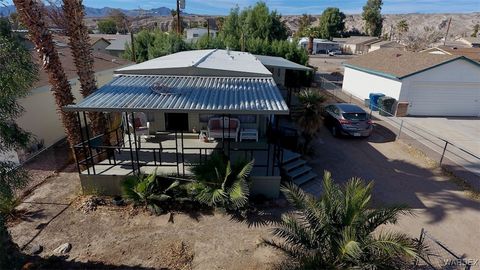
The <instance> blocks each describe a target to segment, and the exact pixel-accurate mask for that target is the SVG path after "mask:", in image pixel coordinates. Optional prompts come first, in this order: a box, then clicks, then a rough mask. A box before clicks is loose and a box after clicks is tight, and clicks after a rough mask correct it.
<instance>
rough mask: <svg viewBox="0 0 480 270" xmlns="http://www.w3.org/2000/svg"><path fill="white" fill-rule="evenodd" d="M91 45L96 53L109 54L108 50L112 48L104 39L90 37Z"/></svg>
mask: <svg viewBox="0 0 480 270" xmlns="http://www.w3.org/2000/svg"><path fill="white" fill-rule="evenodd" d="M90 44H91V45H92V50H93V51H94V52H99V53H108V51H107V50H106V48H107V47H108V46H110V44H111V43H110V41H108V40H106V39H104V38H103V37H90Z"/></svg>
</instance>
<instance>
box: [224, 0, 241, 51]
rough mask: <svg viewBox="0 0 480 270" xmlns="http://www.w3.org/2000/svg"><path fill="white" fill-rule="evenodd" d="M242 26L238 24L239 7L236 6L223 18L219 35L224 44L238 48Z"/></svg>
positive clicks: (234, 48)
mask: <svg viewBox="0 0 480 270" xmlns="http://www.w3.org/2000/svg"><path fill="white" fill-rule="evenodd" d="M241 32H242V28H241V24H240V8H239V7H238V6H237V7H235V8H232V9H231V10H230V14H229V15H228V16H227V17H226V18H225V22H224V24H223V28H222V30H221V31H220V33H219V36H220V37H222V39H223V40H224V42H225V45H226V46H227V47H229V48H230V49H232V50H239V49H240V38H241V37H242V34H241Z"/></svg>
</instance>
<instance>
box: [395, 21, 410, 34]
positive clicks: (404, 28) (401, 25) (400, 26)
mask: <svg viewBox="0 0 480 270" xmlns="http://www.w3.org/2000/svg"><path fill="white" fill-rule="evenodd" d="M408 28H409V27H408V22H407V20H400V21H399V22H398V23H397V30H398V32H400V33H406V32H408Z"/></svg>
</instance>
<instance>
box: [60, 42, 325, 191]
mask: <svg viewBox="0 0 480 270" xmlns="http://www.w3.org/2000/svg"><path fill="white" fill-rule="evenodd" d="M264 63H265V64H264ZM266 65H268V66H269V67H274V68H284V69H301V70H305V69H308V68H306V67H302V66H301V65H297V64H295V63H292V62H290V61H288V60H285V59H283V60H282V59H280V58H276V57H262V56H255V55H252V54H250V53H247V52H239V51H230V50H217V49H214V50H194V51H184V52H179V53H175V54H171V55H167V56H163V57H159V58H156V59H152V60H149V61H145V62H142V63H139V64H135V65H131V66H127V67H123V68H120V69H117V70H116V71H115V77H114V78H113V80H112V81H110V82H109V83H107V84H106V85H104V86H103V87H101V88H100V89H98V90H97V91H96V92H94V93H93V94H92V95H90V96H88V97H87V98H85V99H84V100H82V101H80V102H79V103H77V104H74V105H69V106H66V107H64V108H63V109H64V110H65V111H69V112H73V113H76V114H77V116H78V118H79V120H80V122H82V123H87V122H88V121H87V118H86V114H88V113H89V112H104V113H106V114H107V118H108V119H109V122H110V129H109V131H108V132H106V133H105V134H96V135H94V134H93V133H92V132H91V131H90V130H89V128H88V127H86V128H84V129H85V130H84V132H80V133H81V136H82V142H81V143H79V144H78V145H76V146H75V152H76V153H77V162H78V164H77V165H78V166H77V167H78V170H79V174H80V179H81V182H82V186H83V187H84V188H95V190H102V191H104V193H108V194H118V193H119V192H120V184H119V183H120V182H121V181H122V179H123V177H125V176H127V175H132V174H147V173H152V172H154V171H157V172H158V173H161V174H166V175H175V176H176V177H188V175H189V174H191V172H190V169H191V166H193V165H195V164H198V163H201V162H203V161H204V160H205V159H206V158H208V156H209V155H211V154H212V153H213V152H222V153H224V154H225V155H226V156H228V157H229V158H230V160H239V159H248V160H252V159H254V160H255V165H254V168H253V171H252V173H251V177H252V179H256V180H254V181H257V183H258V181H261V182H262V183H261V184H260V185H261V186H265V185H267V186H269V185H274V186H275V187H273V188H268V189H267V190H268V191H269V192H272V191H275V192H274V193H276V195H278V187H279V185H280V166H281V165H282V164H283V161H284V159H285V160H289V161H292V160H294V159H292V158H291V157H289V154H288V152H286V153H284V152H283V150H282V149H281V148H279V147H278V145H277V144H276V143H275V140H274V139H273V138H274V137H271V136H270V137H268V134H269V132H268V131H272V130H275V129H276V128H277V127H278V123H279V122H278V121H279V120H278V119H279V117H280V116H282V115H289V107H288V105H287V103H286V102H285V100H284V98H283V96H282V94H281V92H280V91H279V88H278V86H277V84H276V82H275V80H274V78H273V74H272V73H271V72H270V71H269V69H268V68H267V67H266ZM79 128H80V127H79ZM79 130H80V129H79ZM107 134H108V135H109V136H108V137H109V140H110V141H112V142H111V144H112V145H104V141H105V137H106V136H107ZM100 156H108V158H106V159H100V158H99V157H100ZM80 157H81V158H80ZM299 164H300V163H299ZM303 164H304V163H302V164H300V165H299V167H298V168H297V167H295V168H296V170H292V172H293V173H294V175H293V176H292V177H296V178H295V179H296V180H298V181H300V182H304V181H309V180H311V179H313V178H315V177H316V175H315V174H314V173H313V172H311V168H309V167H304V166H303ZM254 190H255V188H254ZM264 195H265V194H264ZM270 195H271V196H272V197H275V196H276V195H275V194H273V195H272V194H270ZM270 195H269V194H266V196H270Z"/></svg>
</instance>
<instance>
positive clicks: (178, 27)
mask: <svg viewBox="0 0 480 270" xmlns="http://www.w3.org/2000/svg"><path fill="white" fill-rule="evenodd" d="M180 29H181V27H180V0H177V34H178V35H180Z"/></svg>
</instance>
